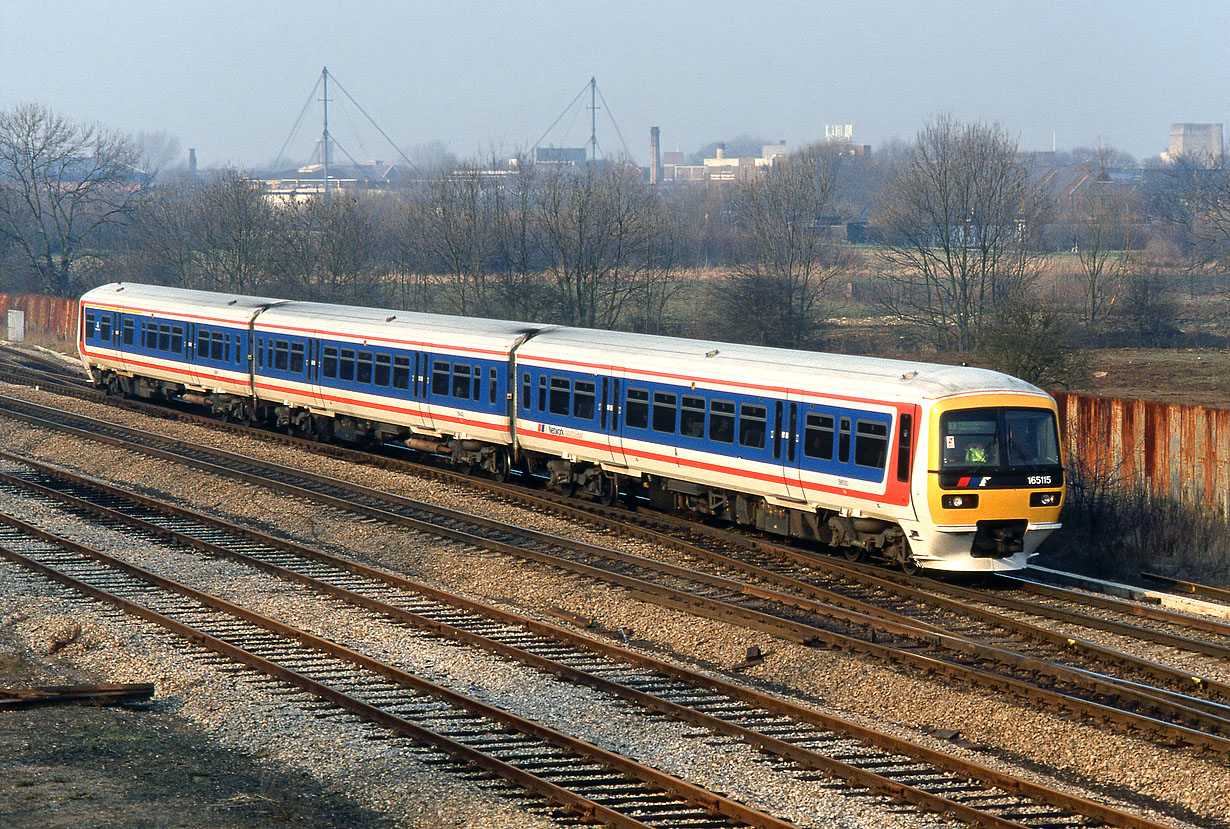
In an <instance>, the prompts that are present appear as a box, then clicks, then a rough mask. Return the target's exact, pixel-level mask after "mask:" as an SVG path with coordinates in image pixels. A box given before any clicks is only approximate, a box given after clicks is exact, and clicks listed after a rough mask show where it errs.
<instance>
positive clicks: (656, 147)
mask: <svg viewBox="0 0 1230 829" xmlns="http://www.w3.org/2000/svg"><path fill="white" fill-rule="evenodd" d="M661 181H662V134H661V130H659V129H658V128H657V127H650V128H649V183H650V184H658V183H659V182H661Z"/></svg>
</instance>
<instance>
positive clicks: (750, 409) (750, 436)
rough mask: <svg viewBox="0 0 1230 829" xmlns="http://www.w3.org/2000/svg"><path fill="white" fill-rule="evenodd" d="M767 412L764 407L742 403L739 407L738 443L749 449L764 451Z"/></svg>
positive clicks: (767, 419)
mask: <svg viewBox="0 0 1230 829" xmlns="http://www.w3.org/2000/svg"><path fill="white" fill-rule="evenodd" d="M768 422H769V410H768V408H767V407H765V406H758V405H755V404H753V403H742V404H740V406H739V443H740V444H741V445H743V446H747V447H748V448H751V449H764V438H765V432H766V431H767V429H766V427H767V425H768Z"/></svg>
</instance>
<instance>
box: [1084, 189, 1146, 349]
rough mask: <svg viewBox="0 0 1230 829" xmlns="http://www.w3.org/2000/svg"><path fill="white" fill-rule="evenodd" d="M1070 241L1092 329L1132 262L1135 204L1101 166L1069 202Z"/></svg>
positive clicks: (1102, 318) (1116, 296) (1115, 295)
mask: <svg viewBox="0 0 1230 829" xmlns="http://www.w3.org/2000/svg"><path fill="white" fill-rule="evenodd" d="M1072 212H1073V215H1072V224H1073V247H1074V248H1075V251H1076V256H1077V260H1078V261H1079V262H1080V277H1081V291H1082V294H1083V299H1084V302H1083V306H1082V309H1081V320H1082V322H1083V323H1084V325H1085V328H1086V329H1087V330H1089V331H1090V332H1093V331H1096V330H1097V329H1098V327H1099V326H1100V325H1101V324H1102V323H1103V322H1104V321H1105V320H1106V318H1107V316H1108V315H1109V314H1110V313H1111V312H1112V311H1113V310H1114V307H1115V304H1116V303H1117V302H1118V301H1119V299H1120V297H1121V295H1122V290H1123V283H1124V279H1125V277H1126V276H1127V274H1128V273H1129V272H1130V271H1131V270H1132V269H1133V268H1134V267H1135V264H1136V258H1137V257H1136V254H1137V251H1136V248H1137V247H1138V240H1137V227H1138V226H1139V211H1138V204H1137V200H1136V197H1135V194H1133V193H1132V192H1131V191H1129V190H1128V189H1126V188H1124V187H1121V186H1119V185H1117V184H1115V183H1114V182H1113V181H1110V180H1109V178H1108V177H1107V176H1106V175H1105V171H1104V170H1103V171H1102V172H1100V173H1098V174H1096V175H1094V176H1093V178H1092V180H1091V181H1089V182H1087V184H1086V186H1085V187H1084V188H1082V193H1081V195H1080V196H1079V197H1078V198H1077V199H1076V201H1075V203H1074V204H1073V205H1072Z"/></svg>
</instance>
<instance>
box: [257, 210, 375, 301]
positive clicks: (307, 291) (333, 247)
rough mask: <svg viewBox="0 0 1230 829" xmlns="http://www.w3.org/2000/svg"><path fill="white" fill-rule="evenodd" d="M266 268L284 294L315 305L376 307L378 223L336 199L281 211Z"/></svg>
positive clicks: (372, 213) (367, 213)
mask: <svg viewBox="0 0 1230 829" xmlns="http://www.w3.org/2000/svg"><path fill="white" fill-rule="evenodd" d="M276 215H277V219H278V224H279V227H280V233H279V237H280V240H279V244H278V245H277V246H276V250H275V252H274V256H273V265H272V267H273V268H274V269H275V270H276V271H277V273H278V275H279V276H280V277H281V278H282V280H283V281H284V282H285V283H286V284H285V288H286V292H287V293H290V294H291V295H293V296H296V297H302V298H304V299H309V300H314V301H318V302H334V303H346V304H352V305H373V304H379V302H380V301H381V299H382V298H383V297H384V295H385V293H386V291H385V285H386V283H385V279H384V276H385V275H386V272H387V270H388V267H387V264H388V263H387V260H386V258H385V257H384V256H383V251H382V249H381V244H380V242H381V240H380V235H379V228H378V219H377V217H376V215H375V211H374V210H373V208H372V206H371V205H370V204H369V203H368V202H367V201H364V200H360V199H357V198H352V197H349V196H348V195H346V194H339V195H336V196H332V197H328V198H310V199H306V200H304V201H300V202H292V203H289V204H286V205H284V206H283V207H282V208H281V209H280V210H279V211H278V212H277V214H276Z"/></svg>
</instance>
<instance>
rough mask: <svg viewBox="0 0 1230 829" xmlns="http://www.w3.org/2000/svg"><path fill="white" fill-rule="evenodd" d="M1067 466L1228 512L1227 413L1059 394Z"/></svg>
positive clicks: (1229, 427) (1229, 435)
mask: <svg viewBox="0 0 1230 829" xmlns="http://www.w3.org/2000/svg"><path fill="white" fill-rule="evenodd" d="M1055 399H1056V400H1057V401H1058V402H1059V412H1060V421H1061V429H1062V431H1063V433H1064V441H1065V443H1066V444H1067V447H1068V454H1069V460H1070V462H1074V463H1078V464H1081V465H1082V466H1083V468H1084V470H1085V472H1086V473H1087V474H1092V475H1095V476H1107V477H1108V478H1109V479H1110V480H1112V481H1116V482H1122V483H1125V484H1131V483H1143V484H1144V485H1145V486H1147V487H1148V488H1149V489H1150V491H1152V492H1154V493H1156V494H1158V495H1168V496H1170V497H1172V498H1176V499H1178V500H1181V501H1187V502H1190V503H1204V504H1211V505H1217V506H1220V507H1221V508H1222V509H1223V510H1226V509H1230V409H1211V408H1206V407H1204V406H1185V405H1181V404H1178V403H1151V402H1148V401H1145V400H1124V399H1120V398H1108V397H1089V396H1086V395H1079V394H1065V393H1062V392H1056V393H1055Z"/></svg>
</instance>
